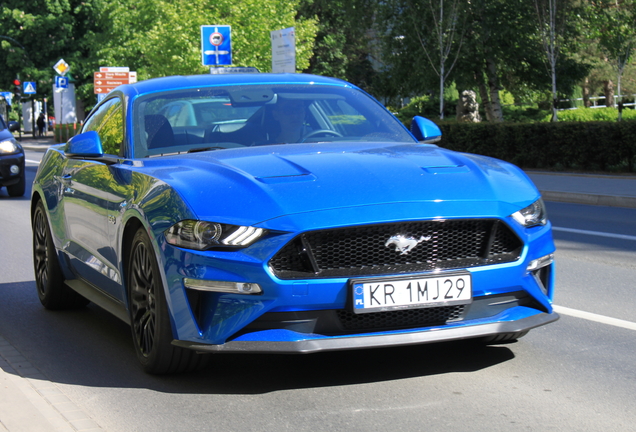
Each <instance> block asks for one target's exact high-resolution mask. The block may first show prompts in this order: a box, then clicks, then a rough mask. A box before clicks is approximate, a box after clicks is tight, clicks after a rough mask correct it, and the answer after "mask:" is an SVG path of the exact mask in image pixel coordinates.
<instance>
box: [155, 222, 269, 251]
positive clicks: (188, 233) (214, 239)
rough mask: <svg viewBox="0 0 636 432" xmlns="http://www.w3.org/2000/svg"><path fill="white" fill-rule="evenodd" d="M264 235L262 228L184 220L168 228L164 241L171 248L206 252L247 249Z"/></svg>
mask: <svg viewBox="0 0 636 432" xmlns="http://www.w3.org/2000/svg"><path fill="white" fill-rule="evenodd" d="M263 234H265V230H264V229H262V228H255V227H246V226H237V225H227V224H220V223H216V222H204V221H196V220H184V221H181V222H178V223H176V224H174V225H173V226H171V227H170V228H168V229H167V230H166V232H165V235H166V240H167V241H168V243H170V244H171V245H173V246H178V247H182V248H186V249H196V250H206V249H210V248H214V247H234V248H241V247H247V246H249V245H251V244H252V243H254V242H255V241H256V240H258V239H259V238H261V237H262V236H263Z"/></svg>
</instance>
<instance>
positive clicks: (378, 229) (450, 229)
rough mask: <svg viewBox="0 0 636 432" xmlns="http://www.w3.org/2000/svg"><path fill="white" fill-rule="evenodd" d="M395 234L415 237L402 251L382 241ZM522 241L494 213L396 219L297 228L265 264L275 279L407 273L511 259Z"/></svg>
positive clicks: (501, 261) (514, 256)
mask: <svg viewBox="0 0 636 432" xmlns="http://www.w3.org/2000/svg"><path fill="white" fill-rule="evenodd" d="M396 235H402V236H404V237H406V238H411V239H417V241H418V242H419V243H418V244H417V246H415V247H414V248H412V249H411V250H409V251H408V253H402V252H401V251H396V249H395V247H394V246H392V245H390V246H385V244H386V243H387V240H389V239H390V238H391V237H392V236H396ZM522 245H523V244H522V242H521V240H519V238H518V237H517V236H516V235H515V234H514V232H513V231H512V230H511V229H510V228H509V227H508V225H506V224H505V223H503V222H501V221H499V220H497V219H460V220H435V221H419V222H399V223H388V224H378V225H365V226H359V227H348V228H337V229H330V230H322V231H310V232H307V233H303V234H300V235H299V236H297V237H295V238H294V239H293V240H291V241H290V242H289V243H288V244H287V245H285V246H284V247H283V248H282V249H281V250H280V251H279V252H278V253H277V254H276V255H274V257H273V258H272V259H271V260H270V262H269V264H270V267H271V268H272V271H273V272H274V274H275V275H276V276H277V277H279V278H281V279H305V278H327V277H353V276H366V275H384V274H396V273H411V272H419V271H431V270H437V269H443V270H448V269H459V268H467V267H474V266H479V265H487V264H494V263H504V262H512V261H515V260H517V259H518V258H519V254H520V253H521V248H522Z"/></svg>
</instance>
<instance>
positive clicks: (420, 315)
mask: <svg viewBox="0 0 636 432" xmlns="http://www.w3.org/2000/svg"><path fill="white" fill-rule="evenodd" d="M464 308H465V306H464V305H461V306H439V307H430V308H422V309H404V310H399V311H387V312H372V313H364V314H355V313H353V312H350V311H348V310H344V309H342V310H338V311H336V312H337V314H338V318H339V319H340V325H341V326H342V328H343V329H344V330H390V329H399V328H412V327H428V326H432V325H442V324H445V323H446V322H448V321H454V320H458V319H460V318H461V316H462V314H463V312H464Z"/></svg>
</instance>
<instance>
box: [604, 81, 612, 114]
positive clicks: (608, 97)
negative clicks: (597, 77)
mask: <svg viewBox="0 0 636 432" xmlns="http://www.w3.org/2000/svg"><path fill="white" fill-rule="evenodd" d="M605 106H606V107H612V108H613V107H614V83H613V82H612V80H607V81H605Z"/></svg>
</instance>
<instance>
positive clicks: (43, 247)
mask: <svg viewBox="0 0 636 432" xmlns="http://www.w3.org/2000/svg"><path fill="white" fill-rule="evenodd" d="M32 228H33V271H34V273H35V285H36V287H37V291H38V297H39V299H40V303H42V306H44V307H45V308H46V309H50V310H60V309H75V308H80V307H83V306H86V305H87V304H88V303H89V302H88V300H86V299H85V298H84V297H82V296H81V295H79V294H77V293H76V292H75V291H73V290H72V289H71V288H69V287H68V286H66V285H65V284H64V276H63V275H62V270H61V269H60V263H59V261H58V258H57V254H56V252H55V245H54V244H53V238H52V237H51V229H50V227H49V222H48V218H47V216H46V211H45V209H44V204H42V201H39V202H38V203H37V205H36V207H35V212H34V213H33V220H32Z"/></svg>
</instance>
